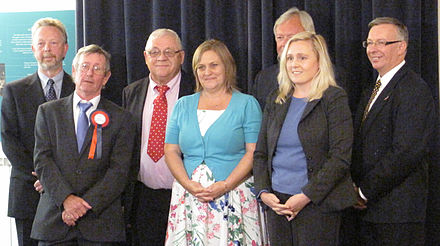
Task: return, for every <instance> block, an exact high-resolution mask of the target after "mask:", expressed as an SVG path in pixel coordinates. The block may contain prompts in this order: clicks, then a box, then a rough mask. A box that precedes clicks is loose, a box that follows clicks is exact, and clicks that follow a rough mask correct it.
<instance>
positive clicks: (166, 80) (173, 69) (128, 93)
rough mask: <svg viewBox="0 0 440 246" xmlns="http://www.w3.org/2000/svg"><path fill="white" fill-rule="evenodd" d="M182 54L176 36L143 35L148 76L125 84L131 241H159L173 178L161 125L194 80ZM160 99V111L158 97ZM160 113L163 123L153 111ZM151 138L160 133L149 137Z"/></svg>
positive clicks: (160, 32)
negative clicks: (131, 132)
mask: <svg viewBox="0 0 440 246" xmlns="http://www.w3.org/2000/svg"><path fill="white" fill-rule="evenodd" d="M184 56H185V52H184V50H183V48H182V44H181V41H180V38H179V36H178V35H177V34H176V33H175V32H174V31H173V30H170V29H157V30H155V31H153V32H152V33H151V34H150V36H149V37H148V40H147V43H146V45H145V51H144V58H145V63H146V64H147V67H148V70H149V71H150V74H149V75H148V76H147V77H146V78H143V79H140V80H138V81H135V82H133V83H131V84H130V85H128V86H127V87H126V88H125V89H124V91H123V97H122V104H123V107H124V108H126V109H127V110H129V111H130V112H131V113H132V114H133V115H134V117H135V120H136V124H137V139H136V141H137V144H136V152H135V155H134V158H133V163H132V165H133V166H134V168H133V169H134V171H133V174H137V173H138V175H137V177H134V179H136V178H137V181H134V183H135V185H134V186H135V187H134V189H131V190H134V192H133V193H130V187H129V189H128V194H127V196H126V200H127V201H130V200H131V199H132V200H133V209H132V211H131V212H130V213H131V215H130V217H131V221H130V224H131V225H132V226H134V229H133V233H134V235H133V243H134V244H135V245H163V244H164V242H165V232H166V229H167V224H168V211H169V206H170V201H171V187H172V184H173V181H174V177H173V175H172V174H171V172H170V170H169V169H168V166H167V165H166V163H165V158H164V156H163V153H164V152H163V151H164V149H163V148H164V147H163V146H164V140H165V139H164V138H162V137H164V136H165V125H166V120H167V118H168V117H169V116H170V115H171V112H172V110H173V107H174V104H175V103H176V101H177V99H178V98H180V97H182V96H185V95H189V94H192V93H193V92H194V86H195V83H194V79H193V78H192V76H191V75H190V74H187V73H185V72H184V71H183V70H182V68H181V66H182V64H183V61H184ZM158 99H161V100H160V101H161V102H163V101H165V105H166V106H165V107H161V108H160V110H161V111H160V113H159V111H157V108H156V106H155V105H159V104H157V102H158V101H157V100H158ZM156 114H162V116H163V117H162V121H160V119H158V118H157V117H156V116H155V115H156ZM154 136H162V137H160V138H157V139H156V138H154Z"/></svg>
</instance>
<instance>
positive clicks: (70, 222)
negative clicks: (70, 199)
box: [61, 210, 76, 226]
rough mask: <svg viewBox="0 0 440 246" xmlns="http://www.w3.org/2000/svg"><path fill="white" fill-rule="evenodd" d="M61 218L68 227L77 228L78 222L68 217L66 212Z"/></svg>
mask: <svg viewBox="0 0 440 246" xmlns="http://www.w3.org/2000/svg"><path fill="white" fill-rule="evenodd" d="M61 218H62V219H63V221H64V223H65V224H66V225H68V226H75V225H76V223H75V221H76V220H75V219H73V217H72V216H70V215H68V214H67V213H66V210H64V211H63V213H62V214H61Z"/></svg>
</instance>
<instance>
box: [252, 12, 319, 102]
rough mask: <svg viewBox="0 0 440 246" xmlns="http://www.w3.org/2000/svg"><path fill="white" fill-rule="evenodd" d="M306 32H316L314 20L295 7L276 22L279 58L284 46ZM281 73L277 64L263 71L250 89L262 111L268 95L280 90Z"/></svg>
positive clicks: (274, 30)
mask: <svg viewBox="0 0 440 246" xmlns="http://www.w3.org/2000/svg"><path fill="white" fill-rule="evenodd" d="M304 31H308V32H315V26H314V24H313V19H312V17H311V16H310V15H309V14H308V13H307V12H306V11H301V10H299V9H298V8H296V7H293V8H290V9H289V10H287V11H286V12H284V13H283V14H282V15H281V16H280V17H279V18H278V19H277V20H276V21H275V25H274V27H273V34H274V35H275V42H276V44H277V57H280V55H281V53H282V52H283V49H284V45H285V44H286V43H287V41H289V39H290V38H291V37H293V35H295V34H297V33H300V32H304ZM279 72H280V65H279V64H278V63H277V64H274V65H272V66H270V67H268V68H265V69H263V70H261V71H260V72H259V73H258V74H257V76H256V77H255V81H254V84H253V85H252V87H251V88H250V94H252V95H253V96H254V97H255V98H256V99H257V100H258V102H259V103H260V106H261V109H264V105H265V104H266V97H267V95H269V93H270V92H271V91H272V90H274V89H275V88H278V80H277V76H278V73H279Z"/></svg>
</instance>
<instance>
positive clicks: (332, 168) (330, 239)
mask: <svg viewBox="0 0 440 246" xmlns="http://www.w3.org/2000/svg"><path fill="white" fill-rule="evenodd" d="M278 81H279V84H280V86H279V89H278V90H276V91H274V92H272V93H271V94H270V95H269V96H268V98H267V102H266V107H265V109H264V114H263V122H262V126H261V132H260V135H259V138H258V143H257V147H256V150H255V154H254V176H255V188H256V193H257V194H258V195H259V198H261V200H262V202H263V203H264V204H265V205H266V206H267V207H268V210H267V230H268V232H269V240H270V242H271V245H274V246H277V245H295V246H299V245H300V246H309V245H337V244H338V235H339V227H340V220H341V214H340V213H341V212H340V211H341V210H342V209H344V208H346V207H349V206H351V205H353V204H355V202H356V195H355V192H354V189H353V187H352V181H351V176H350V159H351V145H352V139H353V136H352V135H353V128H352V120H351V113H350V110H349V107H348V101H347V95H346V93H345V92H344V90H343V89H341V88H339V87H338V86H337V85H336V82H335V79H334V76H333V69H332V64H331V61H330V58H329V55H328V52H327V46H326V44H325V40H324V38H323V37H322V36H321V35H316V34H313V33H309V32H302V33H299V34H296V35H295V36H293V37H292V38H291V39H290V40H289V41H288V42H287V43H286V45H285V48H284V50H283V53H282V55H281V60H280V73H279V75H278Z"/></svg>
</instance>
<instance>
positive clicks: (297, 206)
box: [286, 193, 310, 221]
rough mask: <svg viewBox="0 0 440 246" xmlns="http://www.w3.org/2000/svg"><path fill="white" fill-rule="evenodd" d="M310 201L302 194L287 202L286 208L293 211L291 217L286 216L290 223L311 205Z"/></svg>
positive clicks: (292, 197)
mask: <svg viewBox="0 0 440 246" xmlns="http://www.w3.org/2000/svg"><path fill="white" fill-rule="evenodd" d="M309 202H310V199H309V198H308V197H307V196H306V195H304V194H303V193H301V194H296V195H293V196H291V197H290V198H289V199H288V200H287V201H286V206H287V207H288V208H289V209H290V210H291V211H292V214H291V215H289V216H286V218H287V220H288V221H291V220H293V219H294V218H295V216H296V215H297V214H298V213H299V212H300V211H301V210H302V209H303V208H304V207H305V206H306V205H307V204H309Z"/></svg>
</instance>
